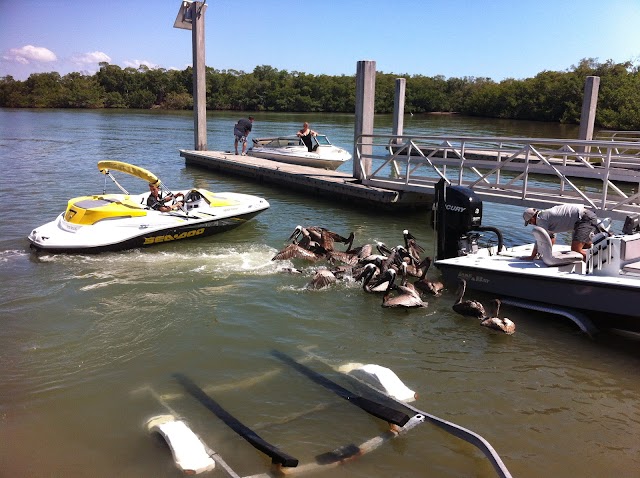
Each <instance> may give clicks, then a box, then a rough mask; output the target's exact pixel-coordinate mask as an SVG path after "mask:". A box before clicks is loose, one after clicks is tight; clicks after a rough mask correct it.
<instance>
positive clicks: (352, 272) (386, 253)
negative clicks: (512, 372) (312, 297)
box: [272, 226, 516, 334]
mask: <svg viewBox="0 0 640 478" xmlns="http://www.w3.org/2000/svg"><path fill="white" fill-rule="evenodd" d="M402 234H403V238H404V245H398V246H396V247H393V248H389V247H387V246H386V245H385V244H383V243H381V242H377V243H376V244H375V246H374V245H372V244H364V245H361V246H358V247H353V241H354V237H355V236H354V233H353V232H352V233H351V234H350V235H349V236H348V237H344V236H341V235H340V234H337V233H335V232H333V231H330V230H328V229H326V228H324V227H319V226H307V227H304V226H296V228H295V229H294V231H293V233H291V235H290V236H289V238H288V240H287V242H288V244H287V246H286V247H285V248H284V249H282V250H281V251H279V252H278V253H277V254H276V255H274V256H273V258H272V260H274V261H278V260H294V259H301V260H306V261H309V262H312V263H317V262H319V261H324V262H326V263H327V264H328V266H323V267H318V268H317V269H315V271H314V275H313V277H312V279H311V281H310V282H309V283H308V284H307V288H309V289H323V288H325V287H330V286H331V285H332V284H335V283H336V282H337V281H339V280H349V281H358V282H362V289H363V290H364V291H365V292H366V293H369V294H380V295H382V307H393V308H417V307H421V308H424V307H427V306H428V303H427V302H425V301H424V300H423V299H422V294H429V295H431V296H434V297H438V296H440V295H441V294H442V291H443V289H444V285H443V284H442V282H440V281H437V280H431V279H429V278H428V277H427V273H428V271H429V268H430V266H431V262H432V261H431V258H430V257H429V256H426V257H424V258H422V256H423V254H424V248H423V247H422V246H420V245H419V244H418V243H417V241H416V238H415V237H414V236H413V235H412V234H411V233H410V232H409V231H408V230H407V229H405V230H404V231H403V233H402ZM336 243H338V244H345V247H346V248H345V250H344V251H340V250H337V249H336V248H335V246H336ZM289 271H290V272H294V273H301V272H302V271H300V270H299V269H290V270H289ZM410 278H413V279H410ZM466 286H467V284H466V281H464V280H461V281H460V287H459V290H458V299H457V301H456V303H455V304H453V307H452V308H453V310H454V311H455V312H457V313H458V314H460V315H464V316H469V317H475V318H476V319H479V320H480V325H482V326H484V327H489V328H491V329H494V330H498V331H500V332H504V333H505V334H513V333H514V332H515V327H516V326H515V324H514V323H513V322H512V321H511V320H509V319H507V318H500V317H499V312H500V301H499V300H498V299H495V301H494V304H495V311H494V313H493V316H491V317H490V316H489V315H488V314H487V312H486V310H485V308H484V306H483V305H482V304H481V303H480V302H478V301H476V300H463V298H464V294H465V290H466Z"/></svg>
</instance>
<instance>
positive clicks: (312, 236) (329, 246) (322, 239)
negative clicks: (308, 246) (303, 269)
mask: <svg viewBox="0 0 640 478" xmlns="http://www.w3.org/2000/svg"><path fill="white" fill-rule="evenodd" d="M300 235H302V236H303V237H302V239H300V241H299V242H300V243H301V245H302V247H305V246H304V245H303V243H304V242H305V241H315V242H317V243H318V244H320V246H321V247H322V248H324V249H325V250H326V251H332V250H333V244H334V242H341V243H343V244H347V245H348V247H347V250H349V249H350V248H351V246H353V240H354V238H355V234H354V233H353V232H352V233H351V234H349V237H342V236H341V235H340V234H338V233H335V232H333V231H330V230H328V229H326V228H324V227H319V226H309V227H304V226H300V225H298V226H296V228H295V229H294V230H293V232H292V233H291V235H290V236H289V240H292V239H293V240H294V241H297V240H298V237H300Z"/></svg>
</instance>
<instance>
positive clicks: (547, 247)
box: [533, 226, 582, 267]
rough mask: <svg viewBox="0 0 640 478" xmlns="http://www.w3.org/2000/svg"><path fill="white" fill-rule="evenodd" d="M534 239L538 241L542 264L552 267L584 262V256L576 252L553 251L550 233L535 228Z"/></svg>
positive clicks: (537, 227)
mask: <svg viewBox="0 0 640 478" xmlns="http://www.w3.org/2000/svg"><path fill="white" fill-rule="evenodd" d="M533 237H535V239H536V245H537V246H538V254H540V257H542V262H544V263H545V265H547V266H550V267H555V266H562V265H565V264H571V263H573V262H578V261H581V260H582V254H580V253H579V252H575V251H556V252H554V251H553V244H552V243H551V238H550V237H549V233H548V232H547V231H546V230H545V229H543V228H541V227H539V226H533Z"/></svg>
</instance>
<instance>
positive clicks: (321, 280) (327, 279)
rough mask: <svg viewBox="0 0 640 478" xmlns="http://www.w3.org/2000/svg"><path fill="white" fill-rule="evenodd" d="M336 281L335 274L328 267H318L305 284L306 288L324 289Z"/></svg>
mask: <svg viewBox="0 0 640 478" xmlns="http://www.w3.org/2000/svg"><path fill="white" fill-rule="evenodd" d="M336 281H337V279H336V276H335V275H334V273H333V272H331V271H330V270H329V269H318V270H317V271H316V273H315V274H314V276H313V278H312V279H311V282H309V283H308V284H307V289H315V290H318V289H324V288H326V287H329V286H330V285H331V284H335V283H336Z"/></svg>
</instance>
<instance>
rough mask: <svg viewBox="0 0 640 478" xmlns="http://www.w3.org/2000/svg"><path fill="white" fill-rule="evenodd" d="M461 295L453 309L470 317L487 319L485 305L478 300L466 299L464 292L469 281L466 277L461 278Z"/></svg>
mask: <svg viewBox="0 0 640 478" xmlns="http://www.w3.org/2000/svg"><path fill="white" fill-rule="evenodd" d="M458 290H459V291H460V292H459V295H458V300H457V301H456V303H455V304H453V307H452V309H453V310H454V311H455V312H457V313H458V314H460V315H466V316H468V317H475V318H477V319H486V318H487V313H486V311H485V310H484V306H483V305H482V304H481V303H480V302H478V301H477V300H465V301H463V300H462V298H463V297H464V292H465V291H466V290H467V281H466V280H464V279H460V287H459V289H458Z"/></svg>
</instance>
